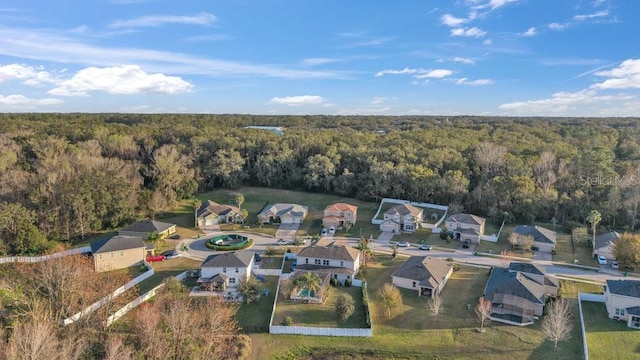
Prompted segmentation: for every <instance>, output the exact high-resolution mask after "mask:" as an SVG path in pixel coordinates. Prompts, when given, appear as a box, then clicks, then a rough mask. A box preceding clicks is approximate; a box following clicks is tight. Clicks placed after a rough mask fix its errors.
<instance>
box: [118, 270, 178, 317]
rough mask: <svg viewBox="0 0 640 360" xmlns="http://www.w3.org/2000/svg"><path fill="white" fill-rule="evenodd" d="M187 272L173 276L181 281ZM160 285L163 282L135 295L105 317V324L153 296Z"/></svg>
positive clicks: (162, 285) (161, 285) (160, 287)
mask: <svg viewBox="0 0 640 360" xmlns="http://www.w3.org/2000/svg"><path fill="white" fill-rule="evenodd" d="M187 273H188V271H185V272H182V273H180V274H178V275H176V276H175V278H176V279H178V280H179V281H182V280H184V279H186V278H187ZM162 287H164V283H162V284H160V285H158V286H156V287H154V288H153V289H151V290H149V291H147V292H146V293H144V294H142V295H140V296H139V297H137V298H136V299H135V300H133V301H132V302H130V303H128V304H127V305H125V306H123V307H122V308H121V309H120V310H118V311H116V312H115V313H114V314H113V315H111V316H109V317H108V318H107V326H111V324H113V323H114V322H116V321H118V319H120V318H121V317H123V316H125V315H126V314H127V313H128V312H129V311H131V310H133V309H135V308H136V307H137V306H139V305H140V304H142V303H144V302H145V301H147V300H149V299H151V298H152V297H154V296H155V295H156V294H157V293H158V291H159V290H160V289H162Z"/></svg>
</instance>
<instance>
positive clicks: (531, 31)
mask: <svg viewBox="0 0 640 360" xmlns="http://www.w3.org/2000/svg"><path fill="white" fill-rule="evenodd" d="M537 33H538V32H537V31H536V28H535V27H534V26H532V27H530V28H529V29H528V30H527V31H525V32H523V33H522V36H536V34H537Z"/></svg>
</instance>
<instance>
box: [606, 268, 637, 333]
mask: <svg viewBox="0 0 640 360" xmlns="http://www.w3.org/2000/svg"><path fill="white" fill-rule="evenodd" d="M604 304H605V306H606V307H607V313H608V315H609V318H610V319H616V320H620V321H625V322H626V323H627V326H628V327H630V328H634V329H640V281H638V280H607V286H606V288H605V290H604Z"/></svg>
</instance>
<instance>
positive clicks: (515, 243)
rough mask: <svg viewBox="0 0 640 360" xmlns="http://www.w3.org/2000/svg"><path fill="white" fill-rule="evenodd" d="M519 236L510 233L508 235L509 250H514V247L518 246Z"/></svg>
mask: <svg viewBox="0 0 640 360" xmlns="http://www.w3.org/2000/svg"><path fill="white" fill-rule="evenodd" d="M519 237H520V236H519V235H518V234H517V233H515V232H512V233H511V234H510V235H509V244H510V245H511V250H513V249H515V247H516V246H518V245H520V239H519Z"/></svg>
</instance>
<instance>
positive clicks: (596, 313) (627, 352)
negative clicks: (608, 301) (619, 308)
mask: <svg viewBox="0 0 640 360" xmlns="http://www.w3.org/2000/svg"><path fill="white" fill-rule="evenodd" d="M582 312H583V315H584V326H585V329H586V332H587V348H588V349H589V358H590V359H620V360H623V359H638V358H640V331H638V330H634V329H630V328H628V327H627V324H626V323H625V322H622V321H616V320H612V319H609V318H608V317H607V309H606V307H605V306H604V304H603V303H596V302H590V301H583V302H582Z"/></svg>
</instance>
